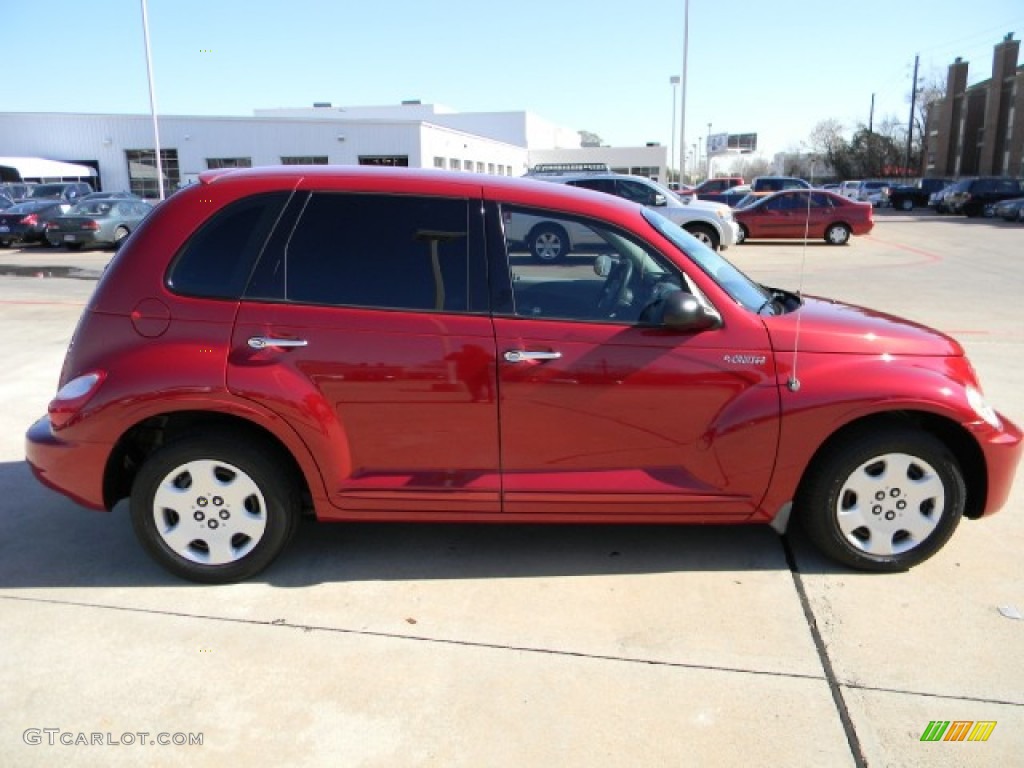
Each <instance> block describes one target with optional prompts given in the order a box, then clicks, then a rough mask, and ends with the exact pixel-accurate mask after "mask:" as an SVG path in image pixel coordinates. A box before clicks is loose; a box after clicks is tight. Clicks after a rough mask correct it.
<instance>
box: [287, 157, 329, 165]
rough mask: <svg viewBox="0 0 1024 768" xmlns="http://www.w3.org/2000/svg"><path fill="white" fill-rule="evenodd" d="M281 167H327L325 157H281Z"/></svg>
mask: <svg viewBox="0 0 1024 768" xmlns="http://www.w3.org/2000/svg"><path fill="white" fill-rule="evenodd" d="M281 165H327V155H292V156H290V157H282V158H281Z"/></svg>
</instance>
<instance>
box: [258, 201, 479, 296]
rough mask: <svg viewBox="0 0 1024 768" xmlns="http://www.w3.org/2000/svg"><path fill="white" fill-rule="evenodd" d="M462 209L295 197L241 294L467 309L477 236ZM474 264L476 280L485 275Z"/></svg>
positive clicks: (447, 204)
mask: <svg viewBox="0 0 1024 768" xmlns="http://www.w3.org/2000/svg"><path fill="white" fill-rule="evenodd" d="M468 210H469V206H468V204H467V201H466V200H458V199H449V198H431V197H416V196H411V195H410V196H404V195H374V194H352V193H348V194H346V193H327V192H323V193H320V192H315V193H312V194H310V195H308V196H304V197H303V196H297V197H296V199H295V200H293V201H292V204H291V205H290V206H289V209H288V211H287V213H286V214H285V216H284V217H283V218H282V222H281V226H280V227H278V231H277V232H275V233H274V236H273V238H272V239H271V243H270V245H269V246H268V248H267V251H266V253H265V254H264V256H263V258H262V259H261V260H260V265H259V267H258V269H257V270H256V273H255V274H254V276H253V280H252V283H251V284H250V286H249V289H248V291H247V292H246V295H247V297H248V298H254V299H268V300H278V301H280V300H282V299H283V300H285V301H289V302H296V303H302V304H324V305H333V306H354V307H370V308H379V309H407V310H420V311H438V312H464V311H467V310H468V309H470V307H469V292H470V284H471V276H470V270H471V265H470V260H469V252H470V249H471V244H470V241H471V240H473V239H475V236H474V233H473V232H471V229H472V227H471V222H470V220H469V216H468ZM479 226H480V225H479V224H478V225H477V227H478V228H479ZM480 262H481V264H477V265H476V273H478V274H476V275H475V277H474V278H472V279H473V280H478V279H485V278H484V275H483V273H482V271H481V270H480V268H481V267H482V259H480Z"/></svg>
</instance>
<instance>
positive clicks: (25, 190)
mask: <svg viewBox="0 0 1024 768" xmlns="http://www.w3.org/2000/svg"><path fill="white" fill-rule="evenodd" d="M34 186H36V185H35V184H31V183H29V182H26V181H5V182H4V183H3V184H0V194H3V195H7V197H9V198H11V200H13V201H14V202H16V203H20V202H21V201H22V200H28V199H29V198H30V197H31V196H32V194H31V192H32V187H34Z"/></svg>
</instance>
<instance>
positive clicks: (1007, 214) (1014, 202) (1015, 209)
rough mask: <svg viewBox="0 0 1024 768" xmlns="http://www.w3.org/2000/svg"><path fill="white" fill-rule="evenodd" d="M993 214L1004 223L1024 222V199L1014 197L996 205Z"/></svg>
mask: <svg viewBox="0 0 1024 768" xmlns="http://www.w3.org/2000/svg"><path fill="white" fill-rule="evenodd" d="M992 212H993V215H994V216H998V217H999V218H1001V219H1003V221H1024V197H1014V198H1011V199H1010V200H1003V201H1002V202H1001V203H996V204H995V206H993V208H992Z"/></svg>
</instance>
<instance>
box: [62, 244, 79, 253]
mask: <svg viewBox="0 0 1024 768" xmlns="http://www.w3.org/2000/svg"><path fill="white" fill-rule="evenodd" d="M64 247H65V248H67V249H68V250H69V251H80V250H82V244H81V243H64Z"/></svg>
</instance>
